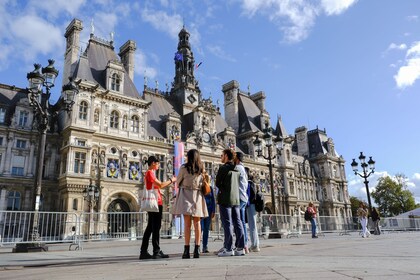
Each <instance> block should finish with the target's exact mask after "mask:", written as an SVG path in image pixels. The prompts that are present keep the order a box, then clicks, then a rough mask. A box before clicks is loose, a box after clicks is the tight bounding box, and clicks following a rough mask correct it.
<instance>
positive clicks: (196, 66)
mask: <svg viewBox="0 0 420 280" xmlns="http://www.w3.org/2000/svg"><path fill="white" fill-rule="evenodd" d="M201 63H203V62H200V63H198V64H196V65H195V69H197V68H198V67H200V65H201Z"/></svg>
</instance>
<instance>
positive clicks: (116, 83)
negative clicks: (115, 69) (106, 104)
mask: <svg viewBox="0 0 420 280" xmlns="http://www.w3.org/2000/svg"><path fill="white" fill-rule="evenodd" d="M120 85H121V79H120V76H118V74H117V73H114V74H112V78H111V90H115V91H120Z"/></svg>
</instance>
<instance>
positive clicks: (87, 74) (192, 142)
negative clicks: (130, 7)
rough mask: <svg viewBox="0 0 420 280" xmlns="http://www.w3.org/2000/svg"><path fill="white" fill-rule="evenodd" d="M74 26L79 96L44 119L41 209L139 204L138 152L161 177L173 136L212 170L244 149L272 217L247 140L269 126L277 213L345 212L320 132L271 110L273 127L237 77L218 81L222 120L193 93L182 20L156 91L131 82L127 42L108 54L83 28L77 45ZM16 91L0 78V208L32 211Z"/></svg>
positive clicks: (28, 138)
mask: <svg viewBox="0 0 420 280" xmlns="http://www.w3.org/2000/svg"><path fill="white" fill-rule="evenodd" d="M82 29H83V24H82V22H81V21H80V20H77V19H74V20H73V21H72V22H71V23H70V24H69V25H68V27H67V29H66V31H65V38H66V52H65V65H64V69H63V70H62V72H63V73H64V74H63V77H65V78H64V79H63V83H66V82H67V81H68V79H67V77H70V76H71V77H73V78H74V79H75V80H76V81H77V83H78V86H79V94H78V95H77V96H76V100H75V104H74V106H73V110H72V111H71V112H69V113H67V112H64V111H63V112H61V111H60V112H59V113H58V114H57V117H55V118H53V119H52V120H51V123H50V128H49V131H48V137H47V145H46V146H45V159H44V168H43V174H42V176H43V183H42V199H41V200H42V201H41V210H43V211H63V212H86V211H95V212H115V211H123V212H137V211H139V201H140V198H141V194H142V189H143V176H142V174H143V173H144V172H145V171H146V169H147V164H146V163H145V160H146V159H147V158H148V156H150V155H155V156H157V157H158V158H159V159H160V161H161V168H160V170H159V171H158V174H157V177H158V178H159V179H161V180H165V179H166V178H167V177H168V175H169V174H172V173H173V169H174V144H175V142H176V141H181V142H183V143H184V145H185V151H187V150H189V149H192V148H195V149H198V150H199V151H200V153H201V155H202V159H203V161H204V162H205V167H206V169H207V171H208V173H209V174H211V175H212V176H213V177H214V176H215V174H216V173H217V170H218V167H219V165H220V154H221V152H222V150H223V149H225V148H232V149H234V150H236V151H242V152H243V153H244V154H245V155H246V156H245V160H244V165H245V166H247V167H249V168H250V170H251V172H252V174H253V175H254V179H255V181H256V183H257V185H258V186H259V188H260V189H261V190H262V191H263V192H264V193H265V195H266V199H265V201H266V207H265V209H266V212H267V213H272V212H273V209H272V203H271V196H270V194H271V189H270V188H271V184H270V176H269V169H268V167H267V160H265V159H264V158H261V157H258V156H257V154H256V152H255V147H254V140H255V137H256V136H257V135H258V136H259V138H260V139H262V138H263V134H264V129H265V128H266V124H269V126H272V127H273V137H277V136H281V137H282V138H283V143H284V145H283V146H282V147H281V148H280V149H274V151H273V152H274V155H275V157H274V159H273V161H272V166H273V186H274V194H275V196H274V197H275V199H276V200H277V201H276V203H275V205H276V208H277V209H276V213H278V214H282V215H295V214H296V213H298V211H300V210H301V209H303V208H305V207H306V206H307V204H308V202H309V201H312V202H314V204H315V206H316V207H317V208H318V210H319V213H320V215H324V216H337V217H343V218H348V217H351V209H350V200H349V194H348V188H347V180H346V174H345V171H344V164H345V161H344V159H343V158H342V157H341V156H339V155H338V153H337V152H336V150H335V145H334V141H333V140H332V138H329V137H328V136H327V134H326V131H325V130H320V129H318V128H316V129H313V130H308V129H307V128H306V127H299V128H296V129H295V131H294V134H292V135H289V134H288V133H287V132H286V130H285V128H284V125H283V121H282V119H281V118H278V119H277V121H276V123H275V124H273V125H271V124H270V115H269V113H268V112H267V111H266V109H265V99H266V95H265V93H264V92H262V91H260V92H256V93H250V92H249V91H244V90H242V89H241V88H240V85H239V83H238V82H237V81H229V82H227V83H225V84H223V85H222V92H223V94H224V104H223V106H224V108H223V109H224V110H223V111H224V116H222V113H221V108H220V107H219V106H218V104H214V102H213V100H211V98H209V99H205V98H203V97H202V94H201V91H200V87H199V83H198V81H197V80H196V78H195V76H194V65H195V61H194V54H193V52H192V49H191V45H190V42H189V36H190V34H189V33H188V31H187V30H186V29H185V28H182V30H181V31H180V32H179V42H178V46H177V49H176V56H175V58H174V61H173V62H172V63H174V66H175V67H174V68H175V74H174V80H173V82H172V84H171V86H170V87H168V88H167V89H166V91H161V90H159V89H158V85H157V82H156V86H155V87H154V88H151V87H149V86H148V81H147V78H146V77H145V81H144V87H143V88H141V89H138V88H136V86H135V85H134V83H133V78H134V54H135V51H136V44H135V42H133V41H131V40H129V41H127V42H126V43H125V44H124V45H123V46H121V47H120V48H119V52H118V54H117V52H116V50H115V47H114V42H112V41H106V40H103V39H101V38H98V37H96V36H95V34H93V32H92V33H91V34H90V39H89V43H88V45H87V47H86V49H85V50H83V52H82V53H81V52H80V33H81V31H82ZM168 63H169V62H168ZM26 91H27V90H26V89H23V88H17V87H15V86H9V85H4V84H0V179H1V180H0V210H32V209H33V200H34V178H35V177H34V175H35V170H36V166H35V165H36V162H37V161H36V158H37V156H38V154H39V149H40V148H39V147H38V143H39V141H38V138H39V134H38V132H37V130H36V129H34V125H33V119H34V116H33V110H32V109H31V107H30V106H29V102H28V98H27V93H26ZM61 98H63V96H61ZM58 102H60V100H59V101H58ZM262 146H263V147H264V146H265V145H264V141H263V145H262ZM266 152H267V151H266V150H264V151H263V153H266ZM90 185H95V186H97V187H99V190H100V194H99V199H98V203H97V204H95V207H94V209H89V204H88V203H86V202H85V201H84V199H83V192H84V191H85V190H86V188H87V187H88V186H90ZM172 198H173V192H172V189H171V188H169V189H166V190H165V193H164V199H165V202H164V204H165V209H166V210H168V209H169V208H170V206H171V200H172Z"/></svg>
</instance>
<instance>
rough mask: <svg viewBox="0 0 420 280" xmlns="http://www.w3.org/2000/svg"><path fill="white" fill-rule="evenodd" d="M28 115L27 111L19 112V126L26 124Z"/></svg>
mask: <svg viewBox="0 0 420 280" xmlns="http://www.w3.org/2000/svg"><path fill="white" fill-rule="evenodd" d="M28 116H29V113H28V112H26V111H20V112H19V126H26V124H27V123H28Z"/></svg>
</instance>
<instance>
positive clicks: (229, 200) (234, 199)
mask: <svg viewBox="0 0 420 280" xmlns="http://www.w3.org/2000/svg"><path fill="white" fill-rule="evenodd" d="M229 168H230V169H229V171H228V172H227V174H226V176H225V177H224V178H223V181H222V185H221V186H220V187H219V193H218V195H217V203H218V204H220V205H229V206H233V205H239V204H240V200H239V184H240V173H239V171H238V170H236V169H235V166H233V168H232V167H229Z"/></svg>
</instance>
